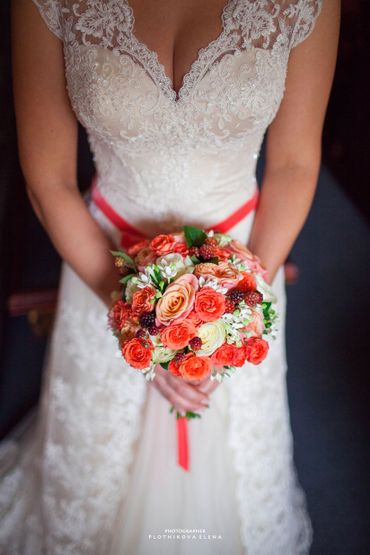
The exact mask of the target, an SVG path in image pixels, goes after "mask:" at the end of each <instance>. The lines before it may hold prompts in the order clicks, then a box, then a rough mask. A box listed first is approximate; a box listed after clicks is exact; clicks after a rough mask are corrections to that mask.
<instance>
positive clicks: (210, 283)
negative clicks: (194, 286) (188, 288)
mask: <svg viewBox="0 0 370 555" xmlns="http://www.w3.org/2000/svg"><path fill="white" fill-rule="evenodd" d="M198 282H199V287H212V289H214V290H215V291H218V292H219V293H222V294H223V295H225V294H226V293H227V291H228V289H227V287H222V285H220V284H219V283H218V281H217V280H216V279H214V278H211V277H204V276H200V278H199V279H198Z"/></svg>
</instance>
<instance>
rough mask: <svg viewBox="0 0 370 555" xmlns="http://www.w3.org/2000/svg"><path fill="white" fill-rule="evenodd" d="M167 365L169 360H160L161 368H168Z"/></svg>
mask: <svg viewBox="0 0 370 555" xmlns="http://www.w3.org/2000/svg"><path fill="white" fill-rule="evenodd" d="M163 358H164V357H163ZM168 365H169V362H161V363H160V366H162V368H164V370H168Z"/></svg>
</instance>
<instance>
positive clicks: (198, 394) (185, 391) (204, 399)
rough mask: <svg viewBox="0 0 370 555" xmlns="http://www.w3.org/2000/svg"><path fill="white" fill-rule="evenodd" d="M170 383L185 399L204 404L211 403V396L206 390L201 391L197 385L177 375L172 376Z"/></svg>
mask: <svg viewBox="0 0 370 555" xmlns="http://www.w3.org/2000/svg"><path fill="white" fill-rule="evenodd" d="M169 383H170V385H171V387H172V388H173V389H174V390H175V391H176V392H177V393H178V394H179V395H181V397H183V398H184V399H187V400H189V401H191V402H194V403H198V404H201V405H204V406H206V405H208V404H209V398H208V394H207V393H206V392H203V391H199V390H198V388H197V387H194V386H193V385H192V384H189V383H186V382H185V381H184V380H183V379H181V378H176V376H170V378H169Z"/></svg>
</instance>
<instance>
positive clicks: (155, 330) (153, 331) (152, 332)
mask: <svg viewBox="0 0 370 555" xmlns="http://www.w3.org/2000/svg"><path fill="white" fill-rule="evenodd" d="M148 332H149V335H158V334H159V328H157V326H150V328H148Z"/></svg>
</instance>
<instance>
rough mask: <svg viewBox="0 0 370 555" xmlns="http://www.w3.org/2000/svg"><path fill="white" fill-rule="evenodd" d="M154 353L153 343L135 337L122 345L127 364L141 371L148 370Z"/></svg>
mask: <svg viewBox="0 0 370 555" xmlns="http://www.w3.org/2000/svg"><path fill="white" fill-rule="evenodd" d="M152 353H153V344H152V343H151V341H148V340H144V339H141V338H139V337H134V338H133V339H131V340H130V341H126V342H125V343H124V344H123V345H122V354H123V357H124V359H125V360H126V362H127V363H128V364H129V365H130V366H132V367H133V368H137V369H139V370H141V369H143V368H147V367H148V366H149V364H150V361H151V358H152Z"/></svg>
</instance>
